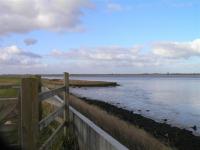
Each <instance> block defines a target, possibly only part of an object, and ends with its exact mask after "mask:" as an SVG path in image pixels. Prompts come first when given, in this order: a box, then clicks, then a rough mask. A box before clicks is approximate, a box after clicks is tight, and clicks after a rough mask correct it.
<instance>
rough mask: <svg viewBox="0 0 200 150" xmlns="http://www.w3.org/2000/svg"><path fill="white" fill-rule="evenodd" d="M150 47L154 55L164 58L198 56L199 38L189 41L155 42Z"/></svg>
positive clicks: (199, 53) (199, 52)
mask: <svg viewBox="0 0 200 150" xmlns="http://www.w3.org/2000/svg"><path fill="white" fill-rule="evenodd" d="M152 48H153V53H154V54H155V55H158V56H161V57H166V58H175V59H178V58H189V57H192V56H200V39H196V40H193V41H189V42H157V43H154V44H153V47H152Z"/></svg>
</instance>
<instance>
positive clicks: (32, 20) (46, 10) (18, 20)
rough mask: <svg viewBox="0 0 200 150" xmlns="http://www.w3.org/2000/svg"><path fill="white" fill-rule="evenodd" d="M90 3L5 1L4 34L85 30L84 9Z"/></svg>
mask: <svg viewBox="0 0 200 150" xmlns="http://www.w3.org/2000/svg"><path fill="white" fill-rule="evenodd" d="M91 7H92V4H91V2H90V1H89V0H1V1H0V35H5V34H9V33H23V32H29V31H32V30H37V29H44V30H52V31H81V30H82V29H83V27H82V25H81V23H80V17H81V16H82V15H83V12H82V8H91Z"/></svg>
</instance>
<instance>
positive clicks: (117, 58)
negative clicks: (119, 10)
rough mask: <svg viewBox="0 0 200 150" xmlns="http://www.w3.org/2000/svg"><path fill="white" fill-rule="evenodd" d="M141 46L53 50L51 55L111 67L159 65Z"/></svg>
mask: <svg viewBox="0 0 200 150" xmlns="http://www.w3.org/2000/svg"><path fill="white" fill-rule="evenodd" d="M141 49H142V47H141V46H134V47H121V46H104V47H94V48H79V49H71V50H69V51H61V50H53V51H52V52H51V53H50V55H51V56H53V57H54V58H63V59H65V60H67V61H79V62H80V63H81V64H82V63H83V62H84V63H85V62H87V63H92V64H102V65H103V64H104V65H106V64H107V65H111V66H149V65H157V64H158V62H157V59H156V57H154V56H153V55H151V54H150V53H146V54H143V53H142V52H141Z"/></svg>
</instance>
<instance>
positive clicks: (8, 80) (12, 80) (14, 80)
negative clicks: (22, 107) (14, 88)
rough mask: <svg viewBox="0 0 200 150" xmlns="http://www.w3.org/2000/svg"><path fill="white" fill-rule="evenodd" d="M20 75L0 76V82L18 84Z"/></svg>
mask: <svg viewBox="0 0 200 150" xmlns="http://www.w3.org/2000/svg"><path fill="white" fill-rule="evenodd" d="M20 82H21V78H20V77H5V76H2V77H0V84H20Z"/></svg>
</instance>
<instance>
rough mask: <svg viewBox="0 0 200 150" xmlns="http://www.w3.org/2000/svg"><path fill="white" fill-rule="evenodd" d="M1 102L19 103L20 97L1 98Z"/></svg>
mask: <svg viewBox="0 0 200 150" xmlns="http://www.w3.org/2000/svg"><path fill="white" fill-rule="evenodd" d="M1 102H18V97H14V98H0V103H1Z"/></svg>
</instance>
